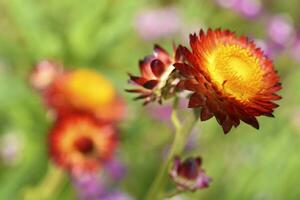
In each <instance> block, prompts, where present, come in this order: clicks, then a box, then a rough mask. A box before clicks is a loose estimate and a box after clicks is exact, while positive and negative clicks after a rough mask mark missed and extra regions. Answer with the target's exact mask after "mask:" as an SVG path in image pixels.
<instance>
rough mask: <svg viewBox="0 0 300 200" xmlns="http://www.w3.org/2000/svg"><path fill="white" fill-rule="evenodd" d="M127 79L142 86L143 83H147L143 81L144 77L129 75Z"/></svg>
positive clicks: (145, 80)
mask: <svg viewBox="0 0 300 200" xmlns="http://www.w3.org/2000/svg"><path fill="white" fill-rule="evenodd" d="M129 77H130V80H132V81H133V82H135V83H136V84H138V85H144V83H145V82H147V79H145V78H144V77H139V76H133V75H130V74H129Z"/></svg>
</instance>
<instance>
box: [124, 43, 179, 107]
mask: <svg viewBox="0 0 300 200" xmlns="http://www.w3.org/2000/svg"><path fill="white" fill-rule="evenodd" d="M174 51H175V55H174V57H172V56H170V55H169V54H168V52H167V51H166V50H164V49H163V48H161V47H160V46H158V45H154V52H153V54H152V55H149V56H146V57H145V58H144V59H143V60H140V62H139V67H140V72H141V76H133V75H131V74H129V76H130V80H131V81H132V82H133V83H135V84H137V85H139V86H141V88H139V89H130V90H126V91H127V92H133V93H139V94H140V95H139V96H138V97H136V98H135V99H144V100H145V101H144V104H148V103H149V102H151V101H155V100H158V101H159V102H160V103H161V101H162V99H163V98H167V97H168V96H170V95H171V94H173V93H174V87H173V86H174V84H173V82H174V81H175V80H174V79H172V77H171V76H170V74H171V73H172V71H173V70H174V67H173V64H174V62H175V61H178V60H179V59H180V54H179V53H178V52H177V49H176V48H174Z"/></svg>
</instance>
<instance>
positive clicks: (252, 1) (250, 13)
mask: <svg viewBox="0 0 300 200" xmlns="http://www.w3.org/2000/svg"><path fill="white" fill-rule="evenodd" d="M234 8H235V10H236V11H237V12H238V13H240V14H241V15H242V16H244V17H246V18H255V17H257V16H258V15H259V14H260V13H261V11H262V4H261V2H260V1H259V0H239V1H238V2H237V3H236V4H235V6H234Z"/></svg>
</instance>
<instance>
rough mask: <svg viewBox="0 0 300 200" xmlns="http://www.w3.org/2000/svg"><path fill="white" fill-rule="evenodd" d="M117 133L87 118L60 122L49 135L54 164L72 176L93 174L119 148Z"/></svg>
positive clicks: (75, 118)
mask: <svg viewBox="0 0 300 200" xmlns="http://www.w3.org/2000/svg"><path fill="white" fill-rule="evenodd" d="M116 142H117V140H116V134H115V129H114V128H113V127H112V126H111V125H107V124H101V123H100V122H99V121H97V120H96V119H95V118H93V117H91V116H88V115H80V114H78V115H71V116H65V117H64V118H62V119H58V120H57V122H56V124H55V125H54V127H53V129H52V131H51V133H50V134H49V152H50V155H51V156H52V158H53V160H54V161H55V162H56V163H57V164H58V165H60V166H62V167H64V168H65V169H67V170H70V171H71V172H72V173H73V172H74V173H77V172H78V173H81V172H86V171H94V170H96V169H98V168H99V167H100V166H101V164H102V162H103V161H106V160H107V159H109V158H110V157H111V155H112V154H113V152H114V149H115V147H116Z"/></svg>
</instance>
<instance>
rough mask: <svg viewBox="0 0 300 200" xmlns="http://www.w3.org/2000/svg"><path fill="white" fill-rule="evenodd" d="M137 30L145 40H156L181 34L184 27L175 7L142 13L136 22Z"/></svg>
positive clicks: (143, 11)
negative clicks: (181, 28) (180, 31)
mask: <svg viewBox="0 0 300 200" xmlns="http://www.w3.org/2000/svg"><path fill="white" fill-rule="evenodd" d="M134 25H135V29H136V31H137V32H138V34H139V35H140V36H141V37H142V38H143V39H145V40H154V39H157V38H161V37H165V36H168V35H172V34H175V33H177V32H179V30H180V27H181V25H182V22H181V18H180V14H179V12H178V10H177V9H176V8H175V7H167V8H161V9H153V10H150V9H148V10H142V11H140V12H139V13H138V14H137V16H136V20H135V24H134Z"/></svg>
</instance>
